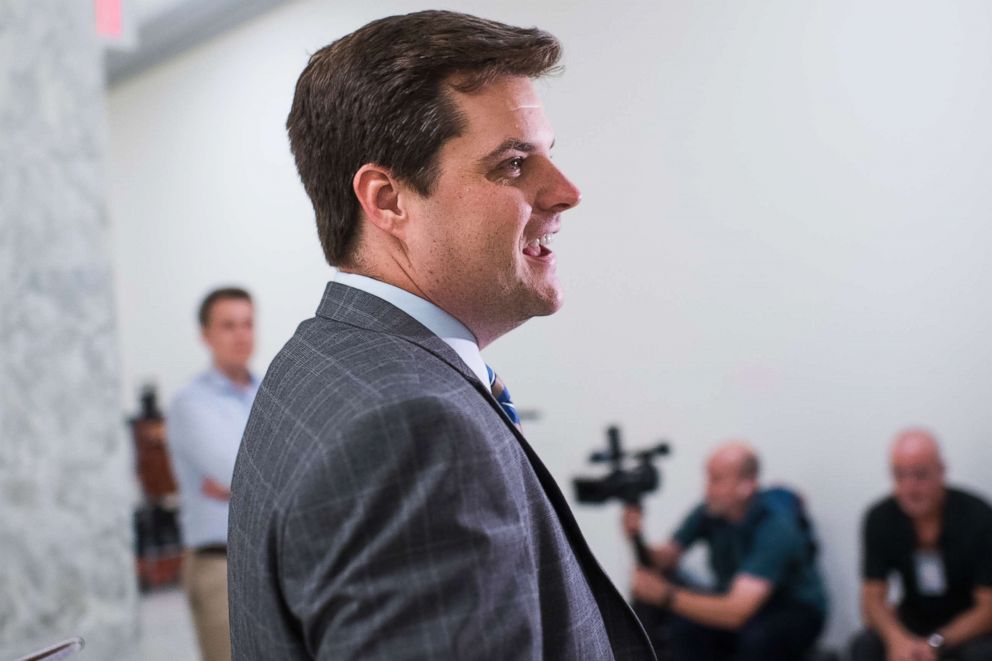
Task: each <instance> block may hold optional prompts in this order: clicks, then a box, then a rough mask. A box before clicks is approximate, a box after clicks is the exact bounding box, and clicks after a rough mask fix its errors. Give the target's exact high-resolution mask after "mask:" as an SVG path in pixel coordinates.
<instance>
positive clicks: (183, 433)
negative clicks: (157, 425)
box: [166, 369, 258, 548]
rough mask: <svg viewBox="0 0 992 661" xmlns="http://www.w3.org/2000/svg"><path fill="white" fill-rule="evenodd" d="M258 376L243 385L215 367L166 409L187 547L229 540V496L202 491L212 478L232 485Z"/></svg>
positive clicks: (167, 429)
mask: <svg viewBox="0 0 992 661" xmlns="http://www.w3.org/2000/svg"><path fill="white" fill-rule="evenodd" d="M256 392H258V380H257V379H256V378H255V377H254V376H252V377H251V385H249V386H247V387H242V386H239V385H236V384H235V383H234V382H233V381H231V380H230V379H228V378H227V377H226V376H224V375H223V374H221V373H220V372H219V371H217V370H216V369H210V370H208V371H206V372H204V373H203V374H200V375H199V376H197V377H196V378H195V379H193V381H192V383H190V384H189V385H187V386H186V387H185V388H183V389H182V390H180V391H179V393H178V394H176V396H175V398H174V399H173V400H172V405H171V406H170V407H169V410H168V413H167V414H166V434H167V436H168V439H169V449H170V453H171V455H172V468H173V471H174V473H175V475H176V479H177V480H178V482H179V498H180V511H179V524H180V526H181V528H182V533H183V544H184V545H185V546H187V547H188V548H196V547H199V546H207V545H211V544H226V543H227V501H226V500H219V499H217V498H211V497H209V496H207V495H205V494H204V493H203V481H204V479H205V478H208V477H209V478H212V479H213V480H215V481H216V482H218V483H220V484H222V485H224V486H225V487H227V488H228V489H230V487H231V476H232V475H233V474H234V461H235V459H236V458H237V456H238V447H239V446H240V445H241V436H242V435H243V434H244V431H245V424H246V423H247V422H248V414H249V413H250V412H251V405H252V402H253V401H254V399H255V393H256Z"/></svg>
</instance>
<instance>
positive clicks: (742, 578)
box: [624, 443, 826, 661]
mask: <svg viewBox="0 0 992 661" xmlns="http://www.w3.org/2000/svg"><path fill="white" fill-rule="evenodd" d="M640 525H641V520H640V511H639V510H637V509H636V508H633V507H630V508H627V510H626V511H625V512H624V527H625V528H626V530H627V532H628V534H633V533H634V532H639V531H640ZM697 541H702V542H705V543H706V544H707V546H708V547H709V564H710V567H711V569H712V570H713V573H714V575H715V578H716V591H715V593H713V594H707V593H703V592H699V591H695V590H689V589H686V588H683V587H679V586H676V585H673V584H672V583H670V582H669V581H668V580H666V579H665V578H662V576H661V575H659V574H658V573H656V572H654V571H652V570H647V569H638V570H637V571H636V573H635V575H634V583H633V591H634V597H635V599H636V600H638V601H639V602H640V604H636V605H635V607H638V608H639V610H640V611H641V613H643V614H644V615H645V616H646V617H645V625H646V626H647V627H648V628H649V629H655V631H649V634H652V633H654V634H656V635H657V634H659V633H660V632H658V631H657V630H656V629H657V628H659V627H665V628H667V632H668V635H667V638H668V640H669V641H670V645H668V647H669V648H670V651H671V657H672V658H673V659H674V660H675V661H720V660H721V659H734V660H735V661H797V660H798V659H801V658H803V655H804V654H805V653H806V652H807V651H808V650H809V649H810V648H811V647H812V646H813V644H814V643H815V641H816V638H817V636H818V635H819V633H820V630H821V629H822V628H823V622H824V617H825V613H826V594H825V592H824V588H823V583H822V582H821V580H820V576H819V573H818V572H817V570H816V566H815V563H814V561H813V555H812V550H811V548H810V545H809V543H808V542H809V540H808V539H807V538H806V537H805V536H804V535H803V533H802V531H801V530H800V528H799V525H798V521H797V516H796V515H795V514H794V513H792V512H789V511H786V510H785V509H784V508H783V507H781V506H775V505H774V504H773V501H772V499H771V498H769V497H766V496H765V493H763V492H761V491H759V487H758V458H757V456H756V454H755V453H754V451H753V450H752V449H751V448H750V447H749V446H747V445H745V444H743V443H728V444H726V445H724V446H722V447H720V448H718V449H717V450H716V451H715V452H714V453H713V454H712V455H711V456H710V459H709V461H707V463H706V498H705V502H704V503H702V504H701V505H699V506H698V507H696V508H695V509H694V510H693V511H692V512H691V513H690V514H689V516H688V517H687V518H686V519H685V521H684V522H683V523H682V525H681V526H679V529H678V531H677V532H676V533H675V535H674V537H673V539H672V540H671V541H670V542H668V543H667V544H664V545H662V546H659V547H656V548H654V549H652V555H653V558H654V563H655V565H656V566H657V567H658V568H659V569H662V570H668V569H672V568H674V567H675V565H676V564H677V563H678V561H679V559H680V558H681V556H682V554H683V552H684V551H685V550H686V549H688V548H689V547H690V546H692V545H693V544H694V543H695V542H697ZM645 604H647V605H651V606H653V607H654V608H655V609H659V608H660V609H663V610H664V611H667V612H668V616H667V617H665V618H664V619H661V618H658V617H656V613H654V612H651V613H645V612H644V608H643V606H644V605H645ZM664 651H667V650H659V658H664V657H663V653H664Z"/></svg>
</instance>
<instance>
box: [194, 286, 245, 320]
mask: <svg viewBox="0 0 992 661" xmlns="http://www.w3.org/2000/svg"><path fill="white" fill-rule="evenodd" d="M227 300H243V301H248V302H249V303H251V294H249V293H248V292H247V291H245V290H244V289H242V288H241V287H222V288H220V289H215V290H213V291H212V292H210V293H209V294H207V295H206V297H205V298H204V299H203V302H202V303H200V309H199V311H198V312H197V315H196V318H197V319H199V320H200V328H206V327H207V325H208V324H209V323H210V309H211V308H212V307H213V306H214V303H216V302H217V301H227Z"/></svg>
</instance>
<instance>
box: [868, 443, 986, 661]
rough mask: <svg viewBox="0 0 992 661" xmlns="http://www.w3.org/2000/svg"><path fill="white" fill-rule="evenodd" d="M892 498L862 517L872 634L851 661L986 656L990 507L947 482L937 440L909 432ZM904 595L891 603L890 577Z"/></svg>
mask: <svg viewBox="0 0 992 661" xmlns="http://www.w3.org/2000/svg"><path fill="white" fill-rule="evenodd" d="M891 466H892V481H893V490H892V494H891V495H890V496H888V497H886V498H884V499H883V500H881V501H880V502H877V503H875V504H874V505H872V507H871V508H870V509H869V510H868V513H867V515H866V516H865V519H864V529H863V535H862V541H863V545H864V547H863V553H864V555H863V565H862V587H861V605H862V610H863V612H864V617H865V621H866V624H867V625H868V628H867V629H866V630H865V631H862V632H861V633H860V634H858V635H857V636H856V637H855V638H854V640H853V642H852V645H851V654H852V657H853V658H854V661H884V660H886V659H888V660H889V661H932V660H934V659H938V658H949V656H948V655H953V656H954V657H955V658H959V659H962V661H989V660H992V509H990V507H989V505H988V503H986V502H985V501H984V500H982V499H981V498H979V497H977V496H975V495H973V494H971V493H968V492H966V491H963V490H961V489H957V488H954V487H949V486H947V485H946V484H945V482H944V461H943V459H942V458H941V452H940V446H939V445H938V444H937V440H936V439H935V438H934V436H933V435H932V434H931V433H930V432H928V431H926V430H922V429H910V430H907V431H904V432H901V433H900V434H899V435H898V436H896V439H895V442H894V443H893V445H892V454H891ZM893 574H896V575H898V576H899V578H900V579H901V581H902V599H901V600H900V602H899V603H898V604H897V605H893V604H892V603H891V602H890V601H889V599H888V579H889V578H890V576H892V575H893Z"/></svg>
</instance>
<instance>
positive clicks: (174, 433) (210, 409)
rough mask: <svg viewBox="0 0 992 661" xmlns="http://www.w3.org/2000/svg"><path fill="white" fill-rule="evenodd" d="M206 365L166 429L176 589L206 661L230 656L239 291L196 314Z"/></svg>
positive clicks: (239, 421) (215, 296)
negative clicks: (174, 497) (178, 548)
mask: <svg viewBox="0 0 992 661" xmlns="http://www.w3.org/2000/svg"><path fill="white" fill-rule="evenodd" d="M199 321H200V329H201V334H202V338H203V342H204V344H205V345H206V346H207V348H208V349H209V350H210V354H211V357H212V365H211V367H210V369H209V370H207V371H206V372H204V373H202V374H200V375H199V376H197V377H196V378H195V379H193V381H192V382H191V383H190V384H189V385H187V386H186V387H185V388H183V389H182V390H180V391H179V393H178V394H177V395H176V396H175V398H174V399H173V401H172V405H171V406H170V407H169V411H168V415H167V419H166V424H167V432H168V437H169V447H170V450H171V453H172V465H173V469H174V470H175V473H176V478H177V480H178V481H179V493H180V499H181V508H180V515H179V521H180V525H181V527H182V533H183V543H184V545H185V546H186V548H187V553H186V557H185V559H184V566H183V585H184V587H185V589H186V593H187V596H188V598H189V602H190V607H191V609H192V611H193V621H194V624H195V626H196V633H197V638H198V640H199V643H200V650H201V653H202V655H203V658H204V659H205V660H206V661H214V660H215V659H217V660H227V659H230V658H231V641H230V631H229V626H228V606H227V510H228V501H229V499H230V496H231V476H232V474H233V473H234V461H235V458H236V457H237V454H238V446H239V445H240V444H241V435H242V434H243V433H244V429H245V423H246V422H247V421H248V414H249V412H250V411H251V405H252V402H253V400H254V399H255V393H256V392H257V390H258V380H257V379H256V378H255V377H254V376H253V375H252V374H251V372H250V371H249V369H248V361H249V360H250V359H251V355H252V351H253V350H254V343H255V338H254V327H253V322H254V308H253V305H252V300H251V296H250V295H249V294H248V292H246V291H245V290H243V289H238V288H233V287H232V288H225V289H218V290H215V291H213V292H211V293H210V294H208V295H207V297H206V298H205V299H204V300H203V303H202V304H201V305H200V312H199Z"/></svg>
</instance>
